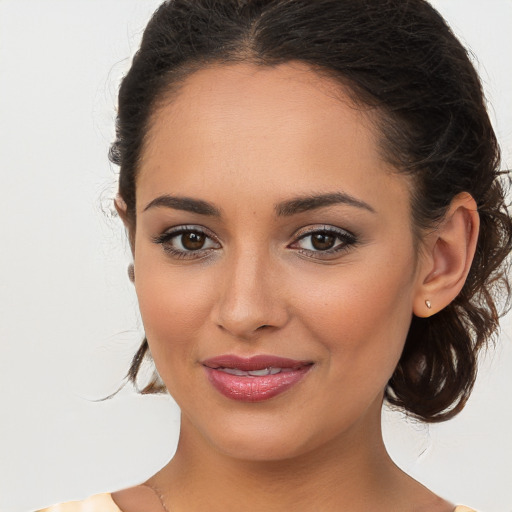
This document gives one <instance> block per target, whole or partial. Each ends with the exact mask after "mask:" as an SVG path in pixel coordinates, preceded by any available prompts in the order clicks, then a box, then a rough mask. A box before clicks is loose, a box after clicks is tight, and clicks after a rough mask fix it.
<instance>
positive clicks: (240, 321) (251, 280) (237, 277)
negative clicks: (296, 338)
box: [213, 251, 289, 340]
mask: <svg viewBox="0 0 512 512" xmlns="http://www.w3.org/2000/svg"><path fill="white" fill-rule="evenodd" d="M270 260H271V258H269V257H268V256H267V257H265V255H257V254H255V252H254V251H246V252H245V254H241V253H238V254H237V255H233V257H232V258H230V259H228V260H226V261H225V262H224V268H223V274H222V276H221V279H220V281H221V282H220V283H219V288H218V295H217V301H216V303H215V306H214V308H213V320H214V322H215V323H216V324H217V326H218V327H219V328H220V329H221V330H223V331H225V332H227V333H229V334H230V335H231V336H233V337H235V338H237V339H241V340H254V339H256V338H258V337H259V335H260V334H261V333H263V332H270V331H275V330H277V329H280V328H282V327H284V325H286V323H287V322H288V320H289V315H288V311H287V304H286V298H285V293H284V289H283V287H282V286H281V285H282V284H283V283H280V282H279V281H280V280H279V277H278V274H279V271H278V269H277V268H276V265H275V264H274V265H273V264H272V262H271V261H270Z"/></svg>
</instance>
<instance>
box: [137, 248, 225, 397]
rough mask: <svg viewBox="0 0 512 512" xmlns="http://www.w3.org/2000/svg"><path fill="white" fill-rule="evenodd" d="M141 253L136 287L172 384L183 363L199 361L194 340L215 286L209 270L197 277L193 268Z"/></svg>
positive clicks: (160, 364)
mask: <svg viewBox="0 0 512 512" xmlns="http://www.w3.org/2000/svg"><path fill="white" fill-rule="evenodd" d="M138 256H139V257H138V259H137V261H136V278H135V287H136V291H137V297H138V301H139V308H140V312H141V317H142V321H143V324H144V330H145V333H146V337H147V339H148V343H149V346H150V349H151V353H152V355H153V358H154V360H155V364H156V366H157V369H158V371H159V373H160V375H161V376H162V378H163V379H164V381H165V383H166V385H167V386H168V387H169V384H170V383H169V380H168V378H167V377H168V376H169V375H173V374H174V375H175V374H176V372H177V371H179V369H180V367H181V368H182V367H183V363H187V362H191V363H192V364H194V363H195V357H196V355H195V354H194V351H193V349H194V344H193V343H191V340H193V339H196V338H197V337H198V335H199V332H200V330H201V329H202V328H203V326H204V323H205V318H207V317H208V315H209V311H210V303H211V293H212V290H214V289H215V288H214V287H213V284H212V283H210V280H209V279H208V277H209V274H208V272H204V273H202V278H201V279H197V276H196V277H195V278H194V277H193V274H192V272H194V271H193V270H192V268H191V269H190V272H188V271H187V268H183V267H180V268H177V267H173V266H172V264H169V263H168V262H166V261H165V260H164V261H163V262H160V261H158V260H159V259H158V258H154V257H152V258H150V257H149V255H145V254H144V253H143V250H141V251H140V253H139V255H138ZM196 272H197V271H196ZM178 363H180V364H178ZM171 367H173V368H171Z"/></svg>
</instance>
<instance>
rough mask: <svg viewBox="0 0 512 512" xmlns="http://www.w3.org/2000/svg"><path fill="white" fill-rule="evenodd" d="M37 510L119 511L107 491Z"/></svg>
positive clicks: (54, 511) (57, 511)
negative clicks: (84, 498)
mask: <svg viewBox="0 0 512 512" xmlns="http://www.w3.org/2000/svg"><path fill="white" fill-rule="evenodd" d="M37 512H121V510H120V509H119V507H118V506H117V505H116V503H115V502H114V500H113V499H112V495H111V494H108V493H103V494H95V495H94V496H90V497H89V498H87V499H86V500H82V501H69V502H67V503H59V504H58V505H53V506H51V507H48V508H44V509H41V510H38V511H37Z"/></svg>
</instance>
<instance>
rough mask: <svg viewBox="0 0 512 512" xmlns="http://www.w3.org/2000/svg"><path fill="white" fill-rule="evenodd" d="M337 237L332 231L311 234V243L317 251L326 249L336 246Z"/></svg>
mask: <svg viewBox="0 0 512 512" xmlns="http://www.w3.org/2000/svg"><path fill="white" fill-rule="evenodd" d="M336 238H337V237H336V236H334V235H331V234H330V233H315V234H314V235H311V245H312V246H313V248H314V249H316V250H317V251H326V250H328V249H332V248H333V247H334V244H335V242H336Z"/></svg>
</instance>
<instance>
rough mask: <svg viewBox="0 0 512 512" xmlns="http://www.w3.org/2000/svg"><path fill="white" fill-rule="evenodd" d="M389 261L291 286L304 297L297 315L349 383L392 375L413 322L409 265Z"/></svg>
mask: <svg viewBox="0 0 512 512" xmlns="http://www.w3.org/2000/svg"><path fill="white" fill-rule="evenodd" d="M374 256H378V255H377V254H374ZM390 261H392V260H391V259H389V258H387V257H382V258H381V259H380V258H378V257H376V258H375V259H374V261H373V264H370V262H364V261H361V262H358V263H357V264H354V265H347V266H346V267H340V268H339V269H336V271H335V272H331V273H329V272H326V273H325V275H324V276H322V275H320V276H319V275H317V276H316V279H314V280H313V279H310V278H308V276H307V275H302V276H301V278H300V279H299V281H298V282H297V283H296V284H297V289H296V292H295V295H296V296H297V297H301V295H300V294H299V293H300V290H302V297H304V300H300V301H299V302H298V303H297V308H298V310H299V313H298V316H300V317H301V318H302V320H303V322H305V323H306V324H307V328H308V330H309V331H310V332H311V333H313V335H314V336H315V337H316V338H317V339H318V341H319V342H320V343H321V344H322V345H323V346H324V350H325V351H326V353H328V354H329V358H328V360H329V364H330V365H331V369H332V371H333V372H339V374H340V375H342V374H343V375H348V374H347V368H348V369H350V372H349V373H350V376H351V378H358V377H363V376H365V379H362V380H368V371H370V370H371V371H373V372H374V374H375V376H376V378H379V379H380V380H381V381H382V382H384V383H386V382H387V380H388V379H389V377H390V375H391V374H392V373H393V371H394V369H395V367H396V364H397V362H398V359H399V358H400V354H401V352H402V349H403V345H404V342H405V338H406V336H407V332H408V329H409V325H410V322H411V318H412V296H413V285H414V278H413V273H414V260H413V259H412V258H411V259H406V260H402V261H395V262H394V263H392V264H390V263H389V262H390ZM404 269H410V271H407V270H406V271H405V272H404ZM326 270H333V269H326ZM329 274H331V275H329ZM304 290H308V292H307V295H305V294H304Z"/></svg>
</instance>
